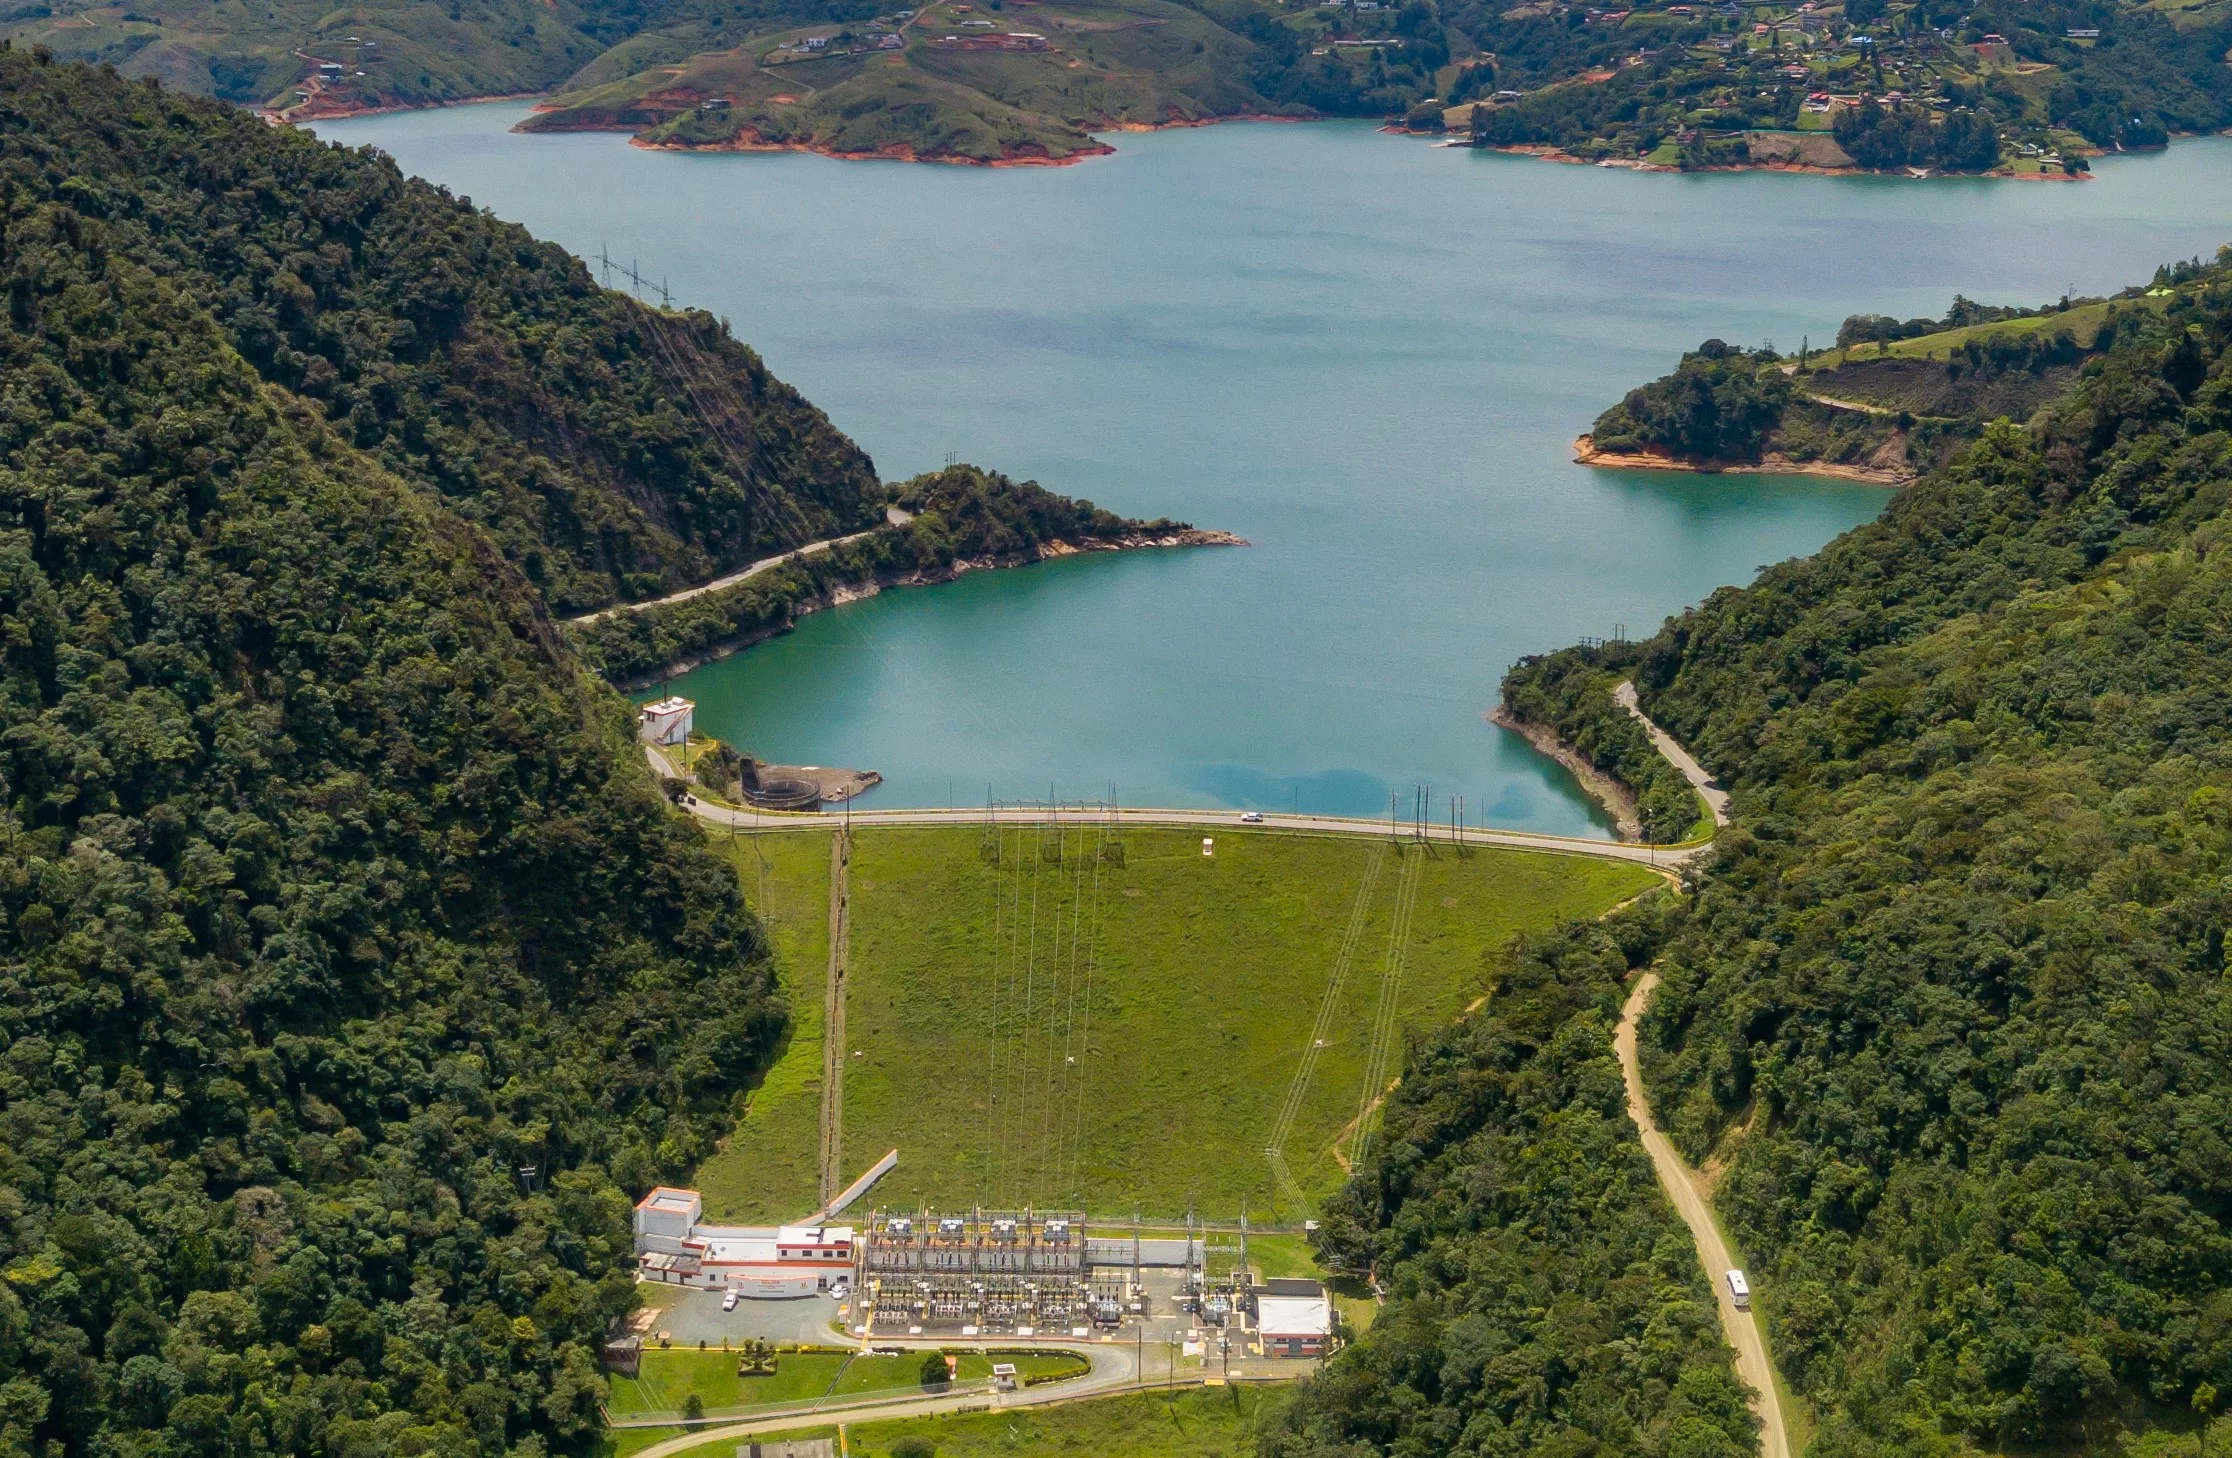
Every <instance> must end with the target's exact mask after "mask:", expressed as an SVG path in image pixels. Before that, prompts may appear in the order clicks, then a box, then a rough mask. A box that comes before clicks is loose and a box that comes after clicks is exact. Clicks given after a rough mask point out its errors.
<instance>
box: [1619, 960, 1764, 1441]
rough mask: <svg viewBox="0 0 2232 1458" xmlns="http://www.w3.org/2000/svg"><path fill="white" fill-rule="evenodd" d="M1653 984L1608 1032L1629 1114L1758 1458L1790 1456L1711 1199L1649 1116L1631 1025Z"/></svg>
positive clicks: (1753, 1321) (1639, 991)
mask: <svg viewBox="0 0 2232 1458" xmlns="http://www.w3.org/2000/svg"><path fill="white" fill-rule="evenodd" d="M1657 987H1658V974H1657V973H1656V972H1645V973H1644V974H1643V975H1642V976H1641V977H1638V978H1637V979H1635V988H1634V990H1633V991H1631V992H1630V993H1629V994H1628V1000H1627V1005H1626V1006H1625V1007H1623V1008H1621V1009H1620V1026H1619V1030H1618V1031H1617V1032H1615V1033H1614V1034H1613V1035H1612V1050H1613V1051H1614V1052H1615V1053H1617V1054H1618V1055H1619V1058H1620V1073H1621V1075H1622V1076H1623V1077H1624V1078H1625V1079H1626V1080H1627V1107H1628V1117H1629V1118H1631V1119H1633V1120H1635V1127H1636V1129H1637V1130H1638V1131H1640V1132H1641V1134H1642V1136H1643V1148H1644V1150H1645V1152H1647V1153H1648V1154H1649V1155H1650V1156H1651V1168H1652V1169H1653V1170H1654V1171H1656V1172H1657V1174H1658V1182H1659V1185H1660V1186H1661V1187H1662V1188H1663V1189H1664V1190H1665V1191H1666V1198H1667V1199H1669V1200H1672V1201H1673V1202H1674V1209H1675V1212H1676V1213H1677V1214H1679V1215H1680V1216H1681V1217H1682V1223H1683V1224H1685V1225H1687V1226H1688V1227H1689V1228H1690V1236H1691V1238H1692V1239H1694V1240H1695V1241H1696V1242H1697V1258H1698V1259H1699V1260H1700V1261H1702V1262H1704V1265H1705V1279H1706V1281H1708V1282H1709V1283H1710V1284H1711V1285H1712V1288H1713V1296H1714V1298H1715V1300H1716V1302H1717V1303H1718V1304H1719V1306H1720V1319H1721V1330H1723V1331H1725V1332H1726V1333H1728V1342H1729V1345H1730V1346H1733V1347H1734V1348H1735V1349H1736V1374H1737V1375H1738V1376H1739V1377H1742V1378H1743V1379H1744V1381H1745V1382H1746V1383H1747V1384H1749V1385H1750V1387H1751V1390H1752V1412H1753V1413H1754V1414H1755V1415H1757V1417H1758V1418H1759V1458H1790V1434H1789V1432H1788V1430H1787V1429H1785V1428H1784V1426H1783V1414H1782V1399H1781V1397H1780V1395H1779V1394H1778V1393H1777V1392H1776V1390H1775V1370H1774V1366H1773V1364H1772V1362H1771V1361H1770V1360H1769V1358H1768V1356H1767V1338H1766V1336H1765V1334H1764V1333H1762V1332H1761V1331H1760V1329H1759V1317H1758V1314H1757V1313H1756V1312H1751V1311H1738V1310H1737V1309H1736V1303H1735V1300H1734V1299H1733V1298H1732V1297H1731V1296H1730V1295H1729V1294H1728V1281H1727V1279H1726V1273H1727V1272H1728V1271H1730V1270H1732V1269H1735V1267H1736V1262H1735V1261H1734V1260H1732V1259H1730V1257H1729V1254H1728V1244H1727V1242H1726V1241H1724V1240H1722V1239H1721V1233H1720V1227H1719V1226H1718V1225H1716V1224H1715V1223H1714V1222H1713V1208H1712V1205H1711V1204H1710V1203H1709V1202H1708V1201H1707V1200H1706V1198H1705V1191H1704V1189H1703V1188H1702V1187H1701V1186H1700V1185H1699V1184H1698V1181H1697V1174H1696V1172H1695V1171H1694V1170H1692V1169H1691V1168H1690V1167H1689V1166H1688V1165H1686V1164H1684V1163H1683V1162H1682V1157H1681V1155H1679V1154H1677V1153H1675V1152H1674V1146H1673V1144H1672V1143H1671V1142H1670V1141H1669V1140H1668V1139H1667V1137H1666V1136H1665V1135H1664V1134H1662V1133H1660V1132H1659V1127H1658V1125H1657V1124H1654V1123H1653V1122H1651V1101H1650V1100H1649V1099H1648V1098H1647V1097H1645V1095H1644V1093H1643V1069H1642V1066H1641V1065H1640V1064H1639V1063H1638V1062H1637V1061H1636V1056H1635V1025H1636V1022H1637V1020H1638V1019H1640V1018H1641V1017H1642V1016H1643V1009H1644V1008H1646V1007H1648V1006H1649V1005H1650V1001H1651V993H1652V992H1653V990H1655V989H1656V988H1657Z"/></svg>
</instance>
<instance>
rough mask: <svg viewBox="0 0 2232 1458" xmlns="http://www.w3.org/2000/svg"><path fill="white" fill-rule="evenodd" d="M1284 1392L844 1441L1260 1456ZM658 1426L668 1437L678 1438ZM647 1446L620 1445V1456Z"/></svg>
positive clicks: (1145, 1397)
mask: <svg viewBox="0 0 2232 1458" xmlns="http://www.w3.org/2000/svg"><path fill="white" fill-rule="evenodd" d="M1287 1398H1288V1391H1287V1389H1286V1388H1285V1387H1284V1386H1272V1387H1259V1386H1235V1387H1183V1388H1178V1389H1176V1390H1175V1391H1171V1392H1152V1391H1150V1392H1139V1393H1126V1394H1124V1395H1123V1396H1120V1397H1100V1398H1093V1399H1090V1400H1087V1401H1081V1402H1069V1403H1061V1404H1059V1405H1055V1406H1048V1407H1035V1408H1015V1409H1010V1410H1008V1411H1006V1412H977V1413H963V1414H958V1415H954V1416H949V1417H931V1418H900V1419H894V1420H891V1421H887V1422H861V1423H847V1424H846V1425H845V1443H846V1448H847V1451H848V1452H850V1453H851V1455H852V1458H887V1455H888V1454H890V1452H891V1451H892V1449H893V1447H894V1446H895V1445H897V1443H898V1442H899V1440H900V1439H902V1438H908V1437H922V1438H927V1439H929V1440H930V1441H931V1442H932V1443H934V1444H936V1445H937V1452H938V1458H1253V1455H1254V1453H1255V1451H1256V1439H1257V1436H1258V1435H1259V1434H1260V1433H1261V1432H1262V1431H1263V1429H1264V1426H1265V1425H1266V1424H1267V1423H1269V1422H1271V1421H1273V1420H1274V1419H1275V1418H1276V1417H1277V1415H1278V1412H1279V1409H1280V1408H1281V1406H1282V1405H1284V1404H1285V1402H1286V1401H1287ZM657 1431H659V1432H660V1433H661V1434H662V1439H661V1440H662V1441H663V1439H664V1438H665V1437H672V1436H675V1433H674V1432H673V1431H670V1430H666V1429H660V1430H657ZM836 1435H837V1429H836V1426H835V1425H834V1424H832V1425H831V1426H829V1427H826V1428H811V1429H801V1430H794V1431H784V1432H770V1433H768V1434H766V1439H767V1440H768V1441H772V1440H775V1439H778V1438H817V1437H828V1438H834V1437H835V1436H836ZM611 1436H612V1437H613V1438H614V1439H621V1438H624V1437H626V1436H628V1434H627V1430H622V1431H621V1432H617V1433H614V1434H612V1435H611ZM750 1441H752V1439H751V1438H750V1437H745V1438H738V1437H735V1436H730V1437H725V1438H717V1439H710V1440H708V1441H707V1442H705V1443H703V1444H701V1445H699V1446H698V1447H695V1448H691V1449H688V1450H686V1451H685V1453H684V1454H683V1455H682V1458H734V1455H735V1453H736V1449H737V1445H738V1444H739V1443H740V1442H750ZM648 1446H649V1444H648V1443H637V1444H634V1445H633V1446H629V1447H625V1448H616V1449H615V1452H614V1454H613V1458H625V1455H626V1454H627V1453H632V1452H636V1451H639V1450H640V1449H641V1448H643V1447H648Z"/></svg>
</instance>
